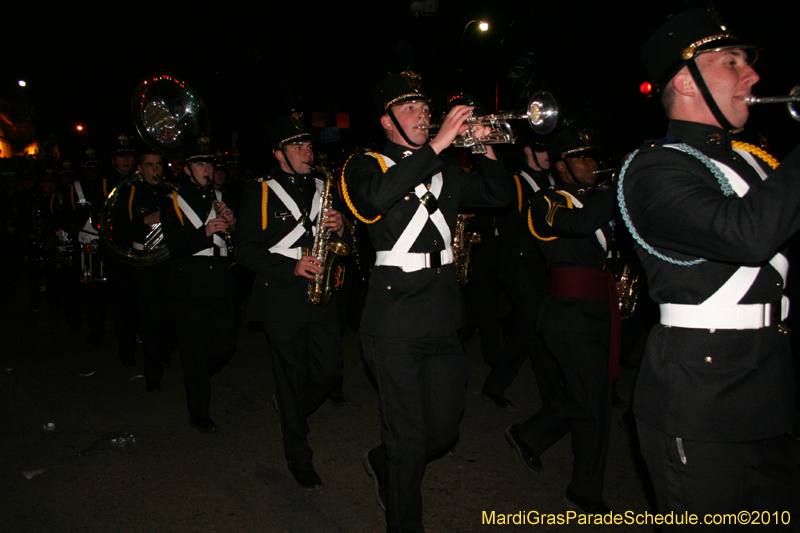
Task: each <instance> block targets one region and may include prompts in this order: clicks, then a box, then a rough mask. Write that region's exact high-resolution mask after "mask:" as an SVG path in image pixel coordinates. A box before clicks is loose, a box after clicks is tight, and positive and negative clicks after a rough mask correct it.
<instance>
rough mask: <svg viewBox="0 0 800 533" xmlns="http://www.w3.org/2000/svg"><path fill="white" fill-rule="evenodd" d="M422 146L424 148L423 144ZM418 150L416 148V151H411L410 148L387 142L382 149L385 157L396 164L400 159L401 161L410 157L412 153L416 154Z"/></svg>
mask: <svg viewBox="0 0 800 533" xmlns="http://www.w3.org/2000/svg"><path fill="white" fill-rule="evenodd" d="M422 146H425V145H424V144H423V145H422ZM420 148H422V147H420ZM420 148H417V149H416V150H412V149H411V148H409V147H407V146H401V145H399V144H397V143H393V142H392V141H387V142H386V148H384V150H383V153H384V154H385V155H387V156H389V158H390V159H391V160H392V161H395V162H397V161H400V160H401V159H403V158H404V157H409V156H411V155H414V153H416V152H417V150H419V149H420Z"/></svg>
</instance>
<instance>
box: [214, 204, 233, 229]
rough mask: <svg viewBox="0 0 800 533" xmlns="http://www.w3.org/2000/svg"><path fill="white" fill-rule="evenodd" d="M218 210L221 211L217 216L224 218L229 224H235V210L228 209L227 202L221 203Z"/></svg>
mask: <svg viewBox="0 0 800 533" xmlns="http://www.w3.org/2000/svg"><path fill="white" fill-rule="evenodd" d="M217 208H218V209H219V211H218V212H217V214H218V215H219V216H221V217H222V218H224V219H225V220H226V221H227V222H228V224H233V220H234V218H233V209H231V208H230V207H228V205H227V204H226V203H225V202H220V203H219V204H217Z"/></svg>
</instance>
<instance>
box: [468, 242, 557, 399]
mask: <svg viewBox="0 0 800 533" xmlns="http://www.w3.org/2000/svg"><path fill="white" fill-rule="evenodd" d="M497 279H498V281H499V283H500V284H501V285H502V286H503V288H504V289H505V292H506V294H507V296H508V299H509V301H510V303H511V306H512V312H513V313H514V322H513V323H512V324H511V326H510V327H509V328H508V331H509V334H508V338H507V339H506V343H505V345H504V346H503V349H502V351H501V352H500V355H499V356H498V357H497V359H496V360H495V361H494V362H490V363H489V364H490V366H491V372H489V375H488V376H487V377H486V381H485V382H484V384H483V390H485V391H486V392H489V393H492V394H498V395H503V394H504V392H505V390H506V388H508V387H509V386H510V385H511V383H513V381H514V378H516V377H517V374H518V373H519V370H520V368H522V365H523V364H524V363H525V359H527V358H529V357H530V360H531V366H532V367H533V373H534V375H535V376H536V383H537V385H538V387H539V394H540V396H541V399H542V405H544V404H546V403H548V402H550V401H552V400H553V398H555V397H556V396H557V395H558V394H559V391H560V390H561V375H560V373H559V370H558V365H557V364H556V362H555V360H554V359H553V356H552V355H551V354H550V353H549V352H548V351H547V348H546V347H545V344H544V339H543V337H542V335H541V333H539V332H538V331H536V319H537V316H538V314H539V307H540V306H541V303H542V299H543V298H544V295H545V294H547V291H548V289H549V288H550V281H549V274H548V272H547V270H546V269H545V268H544V265H543V264H542V263H530V262H525V261H523V260H522V259H521V257H520V255H519V252H515V251H513V250H510V249H508V248H503V249H502V250H501V253H500V258H499V261H498V267H497Z"/></svg>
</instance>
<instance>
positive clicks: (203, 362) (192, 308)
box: [161, 137, 236, 433]
mask: <svg viewBox="0 0 800 533" xmlns="http://www.w3.org/2000/svg"><path fill="white" fill-rule="evenodd" d="M183 152H184V157H185V158H186V164H187V166H188V165H189V163H191V162H193V161H197V162H211V163H213V161H214V152H213V151H211V147H210V139H209V138H208V137H199V138H198V139H194V140H191V141H187V142H186V143H184V146H183ZM212 195H216V196H217V198H218V199H219V200H220V201H224V200H225V198H224V197H223V195H222V194H221V193H218V192H216V191H213V190H212V188H211V187H210V186H205V185H204V186H201V185H198V184H197V183H195V182H194V181H193V180H190V179H184V180H183V182H182V184H181V188H180V191H179V192H173V193H172V194H170V195H166V196H164V197H162V204H161V224H162V227H163V229H164V236H165V238H166V242H167V248H168V249H169V253H170V257H171V258H172V259H171V262H172V264H171V266H170V288H171V292H172V296H173V297H174V304H175V308H174V309H175V320H176V325H177V330H178V345H179V347H180V354H181V366H182V368H183V379H184V384H185V386H186V400H187V403H188V407H189V415H190V423H191V425H192V427H194V428H195V429H197V430H198V431H201V432H206V433H213V432H216V431H217V430H218V428H217V426H216V424H215V423H214V422H213V421H212V420H211V418H210V417H209V403H210V399H211V377H212V376H214V374H216V373H217V372H219V371H220V370H221V369H222V368H223V367H224V366H225V364H226V363H227V362H228V360H229V359H230V357H231V356H232V355H233V353H234V352H235V351H236V326H235V319H234V312H233V292H234V285H233V276H232V275H231V272H230V264H231V259H232V258H231V257H229V255H228V248H227V243H226V242H225V240H224V239H223V238H222V237H221V236H220V235H219V234H217V233H214V234H212V236H211V237H207V236H206V229H205V225H206V224H207V223H208V222H209V221H210V220H211V219H213V218H216V217H217V214H216V213H215V210H214V209H213V208H212Z"/></svg>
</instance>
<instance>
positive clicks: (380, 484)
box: [364, 450, 386, 511]
mask: <svg viewBox="0 0 800 533" xmlns="http://www.w3.org/2000/svg"><path fill="white" fill-rule="evenodd" d="M371 451H372V450H367V452H366V453H365V454H364V470H366V471H367V474H369V475H370V477H371V478H372V481H373V483H375V499H376V500H378V505H380V506H381V509H383V510H384V511H385V510H386V480H384V479H381V478H380V476H379V475H378V471H379V469H377V468H374V467H373V466H372V461H370V459H369V452H371Z"/></svg>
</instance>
